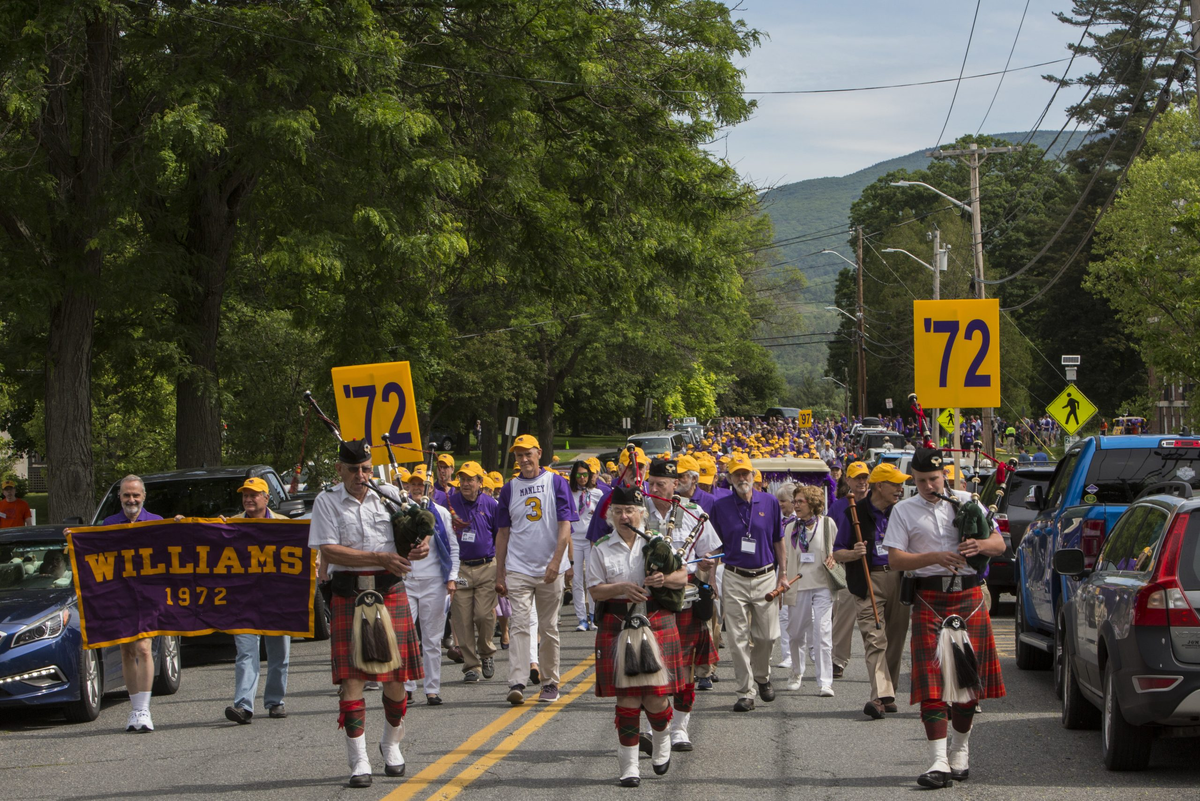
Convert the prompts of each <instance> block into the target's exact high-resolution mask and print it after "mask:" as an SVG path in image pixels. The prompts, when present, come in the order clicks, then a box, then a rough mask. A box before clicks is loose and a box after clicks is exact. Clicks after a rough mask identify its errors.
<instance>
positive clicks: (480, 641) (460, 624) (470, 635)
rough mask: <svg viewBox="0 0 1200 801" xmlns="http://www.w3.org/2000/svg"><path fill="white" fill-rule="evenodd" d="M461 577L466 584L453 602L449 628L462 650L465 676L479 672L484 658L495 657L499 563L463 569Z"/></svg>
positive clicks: (460, 586)
mask: <svg viewBox="0 0 1200 801" xmlns="http://www.w3.org/2000/svg"><path fill="white" fill-rule="evenodd" d="M458 575H459V576H460V577H461V578H462V579H463V581H462V582H460V583H459V586H458V589H457V590H456V591H455V593H454V599H453V600H452V601H450V628H451V629H452V630H453V631H454V637H455V639H457V640H458V647H459V648H461V649H462V655H463V672H464V673H466V672H467V671H468V670H478V669H479V668H480V667H481V666H482V664H483V662H482V660H483V658H484V657H488V656H491V655H492V654H494V653H496V646H495V644H494V643H493V642H492V637H493V635H494V634H495V633H496V561H495V560H494V559H493V560H492V561H491V562H488V563H487V564H486V565H460V566H459V568H458ZM464 583H465V584H466V586H463V584H464Z"/></svg>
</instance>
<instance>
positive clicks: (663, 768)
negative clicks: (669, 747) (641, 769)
mask: <svg viewBox="0 0 1200 801" xmlns="http://www.w3.org/2000/svg"><path fill="white" fill-rule="evenodd" d="M650 767H652V768H654V775H655V776H662V775H663V774H665V773H666V772H667V771H668V770H670V769H671V760H669V759H668V760H667V761H666V762H664V763H662V764H661V765H651V766H650Z"/></svg>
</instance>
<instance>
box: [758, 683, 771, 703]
mask: <svg viewBox="0 0 1200 801" xmlns="http://www.w3.org/2000/svg"><path fill="white" fill-rule="evenodd" d="M758 697H759V698H761V699H763V700H764V701H766V702H767V703H768V704H769V703H771V702H772V701H774V700H775V688H774V687H772V686H771V682H769V681H764V682H762V683H761V684H759V685H758Z"/></svg>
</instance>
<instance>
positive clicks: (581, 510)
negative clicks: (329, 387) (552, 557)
mask: <svg viewBox="0 0 1200 801" xmlns="http://www.w3.org/2000/svg"><path fill="white" fill-rule="evenodd" d="M591 479H592V468H591V466H590V465H589V464H588V463H587V462H576V463H575V466H574V467H573V468H571V501H572V502H573V503H574V504H575V511H576V512H577V513H578V515H579V519H578V520H577V521H575V522H574V523H572V524H571V565H572V578H571V601H572V602H573V603H574V605H575V617H576V618H578V619H579V625H578V626H576V627H575V630H576V631H587V630H588V628H589V626H590V624H591V622H592V610H593V609H595V606H596V605H595V603H593V602H592V600H591V597H590V596H589V595H588V591H587V584H586V583H584V573H585V572H587V571H586V569H585V566H586V565H587V559H588V554H590V553H591V552H592V543H591V542H589V541H588V538H587V533H588V526H589V525H590V524H591V522H592V515H593V514H595V512H596V507H597V506H599V505H600V499H601V498H603V497H604V493H602V492H601V491H600V490H598V489H589V488H588V485H589V484H590V483H591Z"/></svg>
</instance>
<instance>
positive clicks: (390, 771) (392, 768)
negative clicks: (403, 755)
mask: <svg viewBox="0 0 1200 801" xmlns="http://www.w3.org/2000/svg"><path fill="white" fill-rule="evenodd" d="M379 755H380V756H383V743H380V744H379ZM405 765H406V763H404V762H401V763H400V765H399V766H398V767H397V766H396V765H389V764H387V762H386V761H385V762H384V763H383V773H384V775H385V776H391V777H393V778H395V777H396V776H403V775H404V767H405Z"/></svg>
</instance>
